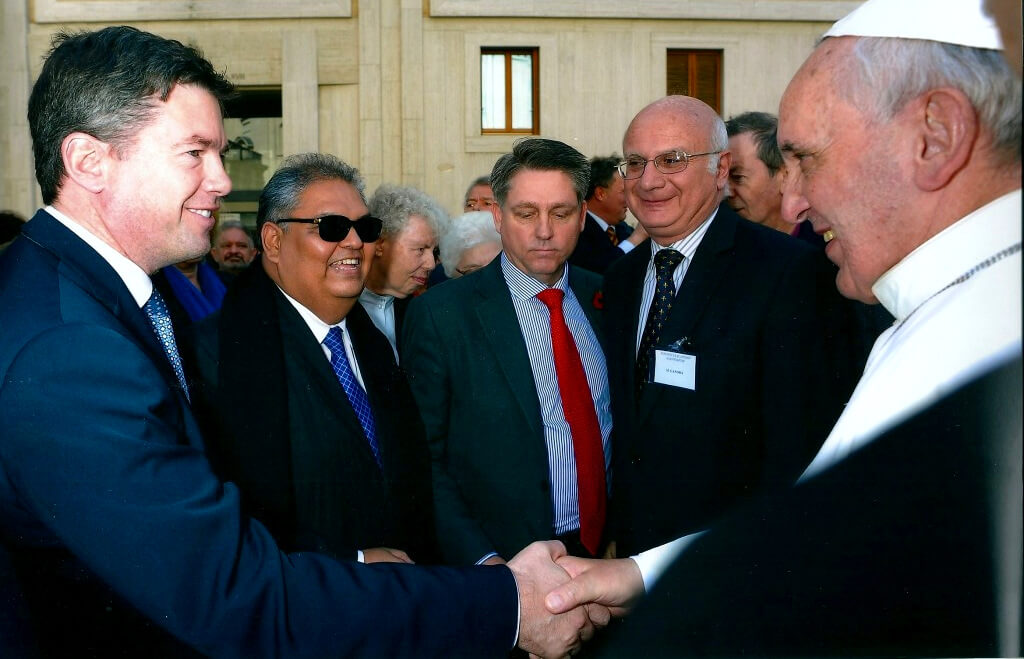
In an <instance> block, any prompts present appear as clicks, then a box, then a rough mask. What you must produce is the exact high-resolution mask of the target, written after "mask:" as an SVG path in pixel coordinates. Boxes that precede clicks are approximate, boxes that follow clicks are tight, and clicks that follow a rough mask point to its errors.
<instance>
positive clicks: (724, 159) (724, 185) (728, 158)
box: [689, 150, 732, 190]
mask: <svg viewBox="0 0 1024 659" xmlns="http://www.w3.org/2000/svg"><path fill="white" fill-rule="evenodd" d="M689 166H690V167H692V166H693V163H690V165H689ZM731 168H732V152H731V151H728V150H726V151H722V152H721V153H720V154H718V169H717V170H716V171H715V182H716V183H717V184H718V189H719V190H726V189H728V186H729V170H730V169H731Z"/></svg>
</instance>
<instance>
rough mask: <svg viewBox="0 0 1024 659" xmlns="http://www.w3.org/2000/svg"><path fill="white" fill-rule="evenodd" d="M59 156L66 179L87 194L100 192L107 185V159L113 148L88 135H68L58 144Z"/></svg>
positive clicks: (110, 155)
mask: <svg viewBox="0 0 1024 659" xmlns="http://www.w3.org/2000/svg"><path fill="white" fill-rule="evenodd" d="M60 155H61V158H62V159H63V161H64V172H65V174H66V175H67V177H68V179H70V180H72V181H74V182H75V183H76V184H77V185H78V186H79V187H82V188H84V189H86V190H88V191H89V192H92V193H98V192H102V191H103V190H104V188H106V185H107V180H106V177H107V159H108V158H110V157H113V155H114V154H113V148H112V147H111V146H110V145H109V144H107V143H106V142H102V141H100V140H98V139H97V138H95V137H93V136H92V135H89V134H88V133H82V132H75V133H69V134H68V136H67V137H65V138H64V140H63V141H62V142H61V143H60Z"/></svg>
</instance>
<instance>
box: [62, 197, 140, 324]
mask: <svg viewBox="0 0 1024 659" xmlns="http://www.w3.org/2000/svg"><path fill="white" fill-rule="evenodd" d="M44 210H45V211H46V212H47V213H49V214H50V215H52V216H53V218H54V219H55V220H57V221H58V222H60V223H61V224H63V225H64V226H65V227H67V228H68V230H69V231H71V232H72V233H74V234H75V235H76V236H78V237H79V238H81V239H82V240H84V241H85V243H86V244H87V245H89V247H92V248H93V249H94V250H95V251H96V253H97V254H99V255H100V257H102V258H103V260H104V261H106V262H107V263H109V264H110V267H111V268H113V269H114V272H116V273H117V276H118V277H120V278H121V281H123V282H124V285H125V286H127V287H128V292H129V293H131V295H132V299H134V300H135V303H136V304H137V305H139V308H140V309H141V308H142V307H143V305H145V304H146V301H148V300H149V298H150V296H151V295H152V294H153V280H152V279H150V278H149V275H148V274H146V271H145V270H143V269H142V268H140V267H139V266H138V264H136V263H135V262H134V261H132V260H131V259H129V258H128V257H127V256H125V255H124V254H122V253H121V252H119V251H117V250H116V249H114V248H113V247H111V246H110V245H108V244H107V243H106V242H104V241H103V239H101V238H100V237H99V236H97V235H96V234H94V233H93V232H91V231H89V230H88V229H86V228H85V227H84V226H82V225H81V224H79V223H78V222H77V221H76V220H74V219H72V218H70V217H68V216H67V215H65V214H64V213H62V212H60V211H59V210H57V209H56V208H54V207H53V206H47V207H46V208H45V209H44Z"/></svg>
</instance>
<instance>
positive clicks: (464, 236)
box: [440, 211, 501, 277]
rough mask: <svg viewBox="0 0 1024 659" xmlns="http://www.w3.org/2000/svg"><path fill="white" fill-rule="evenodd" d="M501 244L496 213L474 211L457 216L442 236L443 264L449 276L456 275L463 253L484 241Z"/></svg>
mask: <svg viewBox="0 0 1024 659" xmlns="http://www.w3.org/2000/svg"><path fill="white" fill-rule="evenodd" d="M490 242H494V243H498V244H499V245H500V244H501V236H500V235H498V231H497V230H496V229H495V228H494V215H492V214H491V212H490V211H472V212H470V213H463V214H462V215H460V216H459V217H457V218H455V219H454V220H453V221H452V223H451V225H449V227H448V230H447V231H445V232H444V235H442V236H441V243H440V248H441V265H443V266H444V273H445V274H446V275H448V276H449V277H454V276H455V268H456V267H457V266H458V265H459V259H460V258H462V253H463V252H465V251H466V250H467V249H471V248H473V247H476V246H477V245H482V244H483V243H490Z"/></svg>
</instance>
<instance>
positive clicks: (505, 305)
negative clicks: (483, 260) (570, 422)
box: [474, 255, 543, 436]
mask: <svg viewBox="0 0 1024 659" xmlns="http://www.w3.org/2000/svg"><path fill="white" fill-rule="evenodd" d="M476 279H477V286H476V291H475V305H474V308H475V310H476V318H477V321H478V322H479V323H480V331H481V333H482V335H483V336H484V337H485V338H486V340H487V344H488V345H489V346H490V348H491V351H492V352H493V353H494V360H495V362H496V363H497V364H498V366H499V368H500V369H501V372H502V374H503V375H504V376H505V380H506V381H507V382H508V386H509V389H510V390H511V391H512V396H513V397H514V398H515V399H516V401H517V402H518V403H519V407H520V408H521V409H522V411H523V414H524V416H525V417H526V420H527V422H528V423H529V424H530V430H532V431H533V432H534V433H536V434H538V435H540V436H543V429H542V428H541V426H540V419H541V414H540V403H539V402H538V401H537V387H536V385H535V384H534V382H533V371H532V370H531V368H530V356H529V354H528V353H527V352H526V342H525V341H524V339H523V333H522V329H520V327H519V317H518V316H516V310H515V307H514V306H513V305H512V294H511V293H510V292H509V290H508V285H507V284H506V283H505V277H504V275H503V274H502V271H501V257H500V255H499V257H498V258H496V259H494V260H493V261H492V262H491V263H490V265H488V266H487V267H486V268H484V269H483V271H481V273H480V276H479V277H477V278H476Z"/></svg>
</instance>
